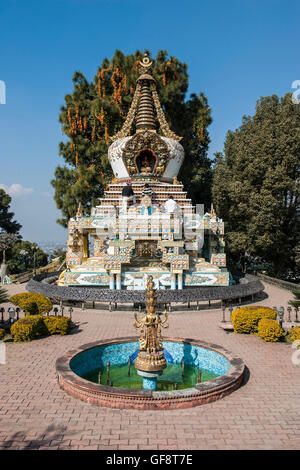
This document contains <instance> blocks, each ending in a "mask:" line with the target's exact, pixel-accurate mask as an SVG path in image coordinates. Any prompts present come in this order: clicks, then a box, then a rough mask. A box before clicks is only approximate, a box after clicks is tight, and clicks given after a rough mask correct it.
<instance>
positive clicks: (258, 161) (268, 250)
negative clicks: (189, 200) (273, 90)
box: [212, 94, 300, 277]
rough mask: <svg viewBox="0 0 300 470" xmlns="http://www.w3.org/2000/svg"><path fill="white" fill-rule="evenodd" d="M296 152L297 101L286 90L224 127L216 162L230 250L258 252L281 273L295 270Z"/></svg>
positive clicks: (299, 131)
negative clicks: (226, 129) (237, 123)
mask: <svg viewBox="0 0 300 470" xmlns="http://www.w3.org/2000/svg"><path fill="white" fill-rule="evenodd" d="M299 155H300V105H297V104H293V102H292V99H291V95H290V94H287V95H285V96H284V97H283V98H281V99H279V98H278V97H277V96H276V95H272V96H268V97H264V98H261V99H260V100H259V101H258V102H257V105H256V113H255V115H254V116H252V117H250V116H245V117H243V122H242V125H241V126H240V127H239V128H238V129H237V130H235V131H234V132H232V131H229V132H228V134H227V137H226V141H225V146H224V156H223V155H222V154H217V155H216V161H215V171H214V181H213V188H212V192H213V201H214V203H215V205H216V208H217V211H218V214H219V215H220V216H221V217H222V218H223V219H224V220H225V229H226V241H227V250H228V252H229V254H230V255H231V256H232V257H233V259H235V260H238V259H239V258H241V257H242V256H244V255H245V254H246V253H248V254H250V255H258V256H261V257H263V258H264V259H265V260H266V261H268V262H271V263H272V265H273V274H276V275H279V276H282V277H285V276H286V272H287V270H288V269H291V270H293V272H294V274H295V273H296V271H297V250H298V251H299V213H298V215H297V208H298V209H299V202H300V193H299V169H300V165H299V161H300V160H299ZM297 244H298V249H297ZM298 255H299V253H298ZM298 257H299V256H298ZM296 274H297V273H296Z"/></svg>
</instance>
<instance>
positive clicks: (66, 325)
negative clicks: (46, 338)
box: [43, 315, 72, 335]
mask: <svg viewBox="0 0 300 470" xmlns="http://www.w3.org/2000/svg"><path fill="white" fill-rule="evenodd" d="M43 319H44V323H45V325H46V328H47V331H48V333H49V334H50V335H56V334H58V335H67V334H68V333H69V332H70V330H71V326H72V322H71V319H70V318H67V317H55V316H54V315H49V316H47V317H43Z"/></svg>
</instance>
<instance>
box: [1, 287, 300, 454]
mask: <svg viewBox="0 0 300 470" xmlns="http://www.w3.org/2000/svg"><path fill="white" fill-rule="evenodd" d="M265 287H266V292H267V294H268V295H269V297H268V298H267V299H265V300H264V301H260V302H258V303H260V304H263V305H269V306H271V307H272V306H273V305H276V306H279V305H283V306H287V302H288V300H289V298H291V297H292V294H291V293H289V292H288V291H285V290H282V289H279V288H277V287H274V286H271V285H268V284H265ZM24 289H25V286H24V285H22V286H18V285H12V286H9V292H10V293H11V294H12V293H15V292H20V291H22V290H24ZM221 317H222V312H221V311H220V310H209V311H208V310H205V311H203V310H202V311H193V310H190V311H184V312H180V311H176V312H173V313H171V314H170V316H169V323H170V328H169V330H166V332H165V338H167V336H168V335H169V336H181V337H185V338H195V339H199V340H204V341H206V342H210V343H216V344H219V345H221V346H223V347H224V348H226V349H228V350H230V351H232V352H234V353H235V354H237V355H238V356H240V357H241V358H242V359H243V360H244V362H245V364H246V366H247V368H248V369H247V374H246V378H245V382H244V384H243V386H242V387H241V388H240V389H238V390H237V391H235V392H233V393H232V394H231V395H229V396H228V397H225V398H224V399H222V400H219V401H217V402H215V403H211V404H207V405H202V406H200V407H196V408H192V409H183V410H173V411H137V410H118V409H109V408H101V407H97V406H95V405H89V404H87V403H84V402H82V401H80V400H78V399H75V398H73V397H71V396H70V395H68V394H67V393H66V392H64V391H63V390H61V389H60V388H59V386H58V384H57V380H56V375H55V361H56V359H57V358H58V357H59V356H62V355H63V354H65V353H66V352H67V351H68V350H70V349H72V348H76V347H77V346H78V345H82V344H85V343H90V342H93V341H97V340H99V339H105V338H114V337H122V336H132V335H133V334H134V330H133V321H134V318H133V313H132V312H129V311H122V312H120V311H114V312H109V311H107V310H102V311H99V310H80V309H75V310H74V313H73V320H74V321H75V322H76V323H78V325H79V327H78V329H77V330H75V331H74V332H73V333H72V334H70V335H68V336H52V337H47V338H43V339H40V340H35V341H32V342H31V343H16V344H15V343H7V346H6V364H5V365H0V373H1V385H0V397H1V399H0V449H107V450H117V449H151V450H156V449H163V450H166V449H174V450H176V449H179V450H184V449H299V448H300V396H299V390H300V365H294V364H293V363H292V354H293V352H295V350H293V349H292V347H291V345H290V344H287V343H278V344H276V343H275V344H272V343H264V342H263V341H262V340H261V339H260V338H258V337H256V336H246V335H245V336H244V335H236V334H234V333H226V332H224V331H223V330H222V329H220V328H219V322H220V320H221Z"/></svg>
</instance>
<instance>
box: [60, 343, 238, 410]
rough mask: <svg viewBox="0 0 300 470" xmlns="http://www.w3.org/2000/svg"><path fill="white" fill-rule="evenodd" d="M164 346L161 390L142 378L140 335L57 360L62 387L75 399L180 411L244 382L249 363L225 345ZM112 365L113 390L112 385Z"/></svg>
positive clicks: (91, 346) (92, 345)
mask: <svg viewBox="0 0 300 470" xmlns="http://www.w3.org/2000/svg"><path fill="white" fill-rule="evenodd" d="M163 345H164V353H165V357H166V360H167V368H166V369H165V370H164V372H163V374H162V375H161V376H160V377H159V379H158V387H157V390H155V391H153V390H142V389H141V387H142V378H141V377H140V376H139V375H137V373H136V370H135V367H134V361H135V358H136V356H137V352H138V347H139V343H138V341H137V338H136V337H134V338H132V337H129V338H120V339H109V340H103V341H98V342H95V343H90V344H85V345H83V346H81V347H79V348H78V349H76V350H72V351H69V352H68V353H67V354H66V355H65V356H63V357H61V358H59V359H58V360H57V362H56V370H57V375H58V381H59V384H60V386H61V387H62V388H63V389H64V390H66V391H67V392H68V393H70V394H71V395H73V396H75V397H77V398H80V399H82V400H84V401H87V402H89V403H94V404H97V405H100V406H109V407H112V408H136V409H175V408H188V407H192V406H197V405H201V404H204V403H209V402H211V401H215V400H217V399H219V398H222V397H224V396H225V395H228V394H229V393H231V392H232V391H234V390H235V389H236V388H238V387H239V385H240V384H241V382H242V378H243V372H244V363H243V361H242V360H241V359H240V358H238V357H237V356H235V355H233V354H232V353H230V352H228V351H226V350H225V349H224V348H222V347H221V346H217V345H215V344H209V343H204V342H201V341H197V340H194V339H182V338H172V339H170V338H168V340H166V341H164V342H163ZM129 359H130V363H131V366H130V376H128V369H129ZM182 360H184V377H182ZM107 362H109V364H110V371H109V378H110V380H111V383H112V386H111V385H108V383H107V369H106V366H107ZM199 370H200V371H201V377H200V375H199ZM99 372H100V378H101V382H100V383H98V380H99Z"/></svg>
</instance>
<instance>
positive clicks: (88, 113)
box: [51, 51, 212, 226]
mask: <svg viewBox="0 0 300 470" xmlns="http://www.w3.org/2000/svg"><path fill="white" fill-rule="evenodd" d="M146 52H147V53H148V54H149V51H146ZM142 57H143V53H142V52H140V51H137V52H136V53H135V54H131V55H127V56H126V55H124V54H123V53H122V52H121V51H116V52H115V54H114V57H113V58H112V59H111V60H108V59H104V61H103V62H102V65H101V66H100V67H99V68H98V70H97V72H96V75H95V77H94V79H93V81H92V82H91V83H89V82H88V80H87V79H86V78H85V77H84V75H83V74H82V73H80V72H75V73H74V76H73V83H74V91H73V93H71V94H68V95H66V96H65V105H64V106H63V107H62V108H61V113H60V116H59V120H60V122H61V124H62V132H63V133H64V134H65V135H66V136H67V138H68V140H66V141H65V142H62V143H60V146H59V153H60V155H61V156H62V157H63V158H64V160H65V165H64V166H59V167H57V168H56V171H55V175H54V176H55V178H54V179H53V180H52V182H51V183H52V185H53V186H54V188H55V196H54V198H55V201H56V204H57V207H58V208H59V209H60V210H61V212H62V218H61V219H59V220H58V221H57V222H58V223H59V224H61V225H63V226H66V225H67V221H68V219H69V218H70V217H73V216H74V214H75V213H76V209H77V207H78V203H79V202H81V205H82V208H83V210H84V211H85V212H86V213H87V214H88V213H89V212H90V209H91V207H92V206H93V205H96V204H98V198H99V197H101V196H102V195H103V192H104V188H105V186H106V184H107V183H108V182H109V181H110V178H111V177H112V176H113V175H112V170H111V167H110V165H109V162H108V158H107V149H108V147H109V145H110V144H111V141H110V140H109V136H112V135H114V134H115V133H116V132H117V131H118V130H120V128H121V127H122V124H123V122H124V119H125V117H126V115H127V112H128V110H129V108H130V105H131V102H132V98H133V95H134V90H135V86H136V79H137V77H138V68H139V66H138V62H139V60H141V58H142ZM153 75H154V78H155V80H156V83H157V89H158V93H159V97H160V101H161V105H162V108H163V111H164V112H165V115H166V119H167V121H168V124H169V126H170V127H171V129H172V130H173V131H174V132H175V133H177V134H178V135H180V136H182V137H183V140H182V141H181V143H182V145H183V146H184V147H185V151H186V156H185V161H184V164H183V167H182V170H181V172H180V174H179V179H180V180H181V181H182V182H183V183H184V184H185V187H186V189H187V190H188V192H189V195H190V197H192V198H193V201H194V203H205V204H206V206H207V207H208V206H209V204H210V188H211V178H212V173H211V163H210V160H209V159H208V157H207V150H208V144H209V136H208V132H207V127H208V125H209V124H210V123H211V116H210V108H209V107H208V103H207V99H206V97H205V96H204V94H203V93H200V94H199V95H195V94H193V95H192V96H191V97H190V99H188V100H185V97H186V92H187V89H188V74H187V66H186V64H184V63H181V62H180V61H179V60H178V59H177V58H175V57H168V54H167V52H166V51H159V52H158V54H157V56H156V58H155V59H154V70H153ZM132 131H133V132H134V128H133V130H132Z"/></svg>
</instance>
